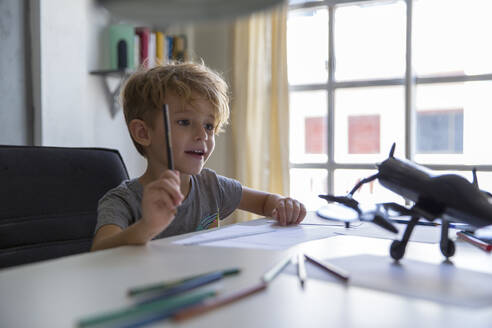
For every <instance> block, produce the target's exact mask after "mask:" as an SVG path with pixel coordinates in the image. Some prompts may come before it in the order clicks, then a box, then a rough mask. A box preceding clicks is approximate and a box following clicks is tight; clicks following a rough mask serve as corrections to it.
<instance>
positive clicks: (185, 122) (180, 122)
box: [178, 120, 190, 126]
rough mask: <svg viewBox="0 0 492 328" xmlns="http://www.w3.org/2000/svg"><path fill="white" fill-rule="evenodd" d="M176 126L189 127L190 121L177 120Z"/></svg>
mask: <svg viewBox="0 0 492 328" xmlns="http://www.w3.org/2000/svg"><path fill="white" fill-rule="evenodd" d="M178 125H183V126H186V125H190V120H178Z"/></svg>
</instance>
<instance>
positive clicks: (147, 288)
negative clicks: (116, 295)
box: [128, 268, 241, 297]
mask: <svg viewBox="0 0 492 328" xmlns="http://www.w3.org/2000/svg"><path fill="white" fill-rule="evenodd" d="M217 272H221V273H222V275H223V276H224V277H226V276H230V275H235V274H238V273H239V272H241V270H240V269H237V268H232V269H226V270H219V271H213V272H207V273H202V274H198V275H194V276H190V277H187V278H183V279H177V280H173V281H168V282H160V283H155V284H149V285H144V286H138V287H132V288H130V289H129V290H128V296H130V297H132V296H137V295H142V294H146V293H156V292H163V291H165V290H168V289H170V288H174V287H177V286H179V285H182V284H183V283H185V282H189V281H191V280H194V279H197V278H200V277H203V276H207V275H210V274H212V273H217Z"/></svg>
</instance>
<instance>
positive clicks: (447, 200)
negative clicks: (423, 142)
mask: <svg viewBox="0 0 492 328" xmlns="http://www.w3.org/2000/svg"><path fill="white" fill-rule="evenodd" d="M377 166H378V170H379V173H378V180H379V182H380V183H381V185H383V186H384V187H386V188H388V189H389V190H391V191H393V192H395V193H397V194H399V195H401V196H403V197H404V198H407V199H409V200H411V201H413V202H415V204H416V205H417V207H418V208H420V209H422V210H423V211H425V212H426V213H428V214H429V215H426V217H425V218H426V219H428V220H430V221H432V220H434V219H435V218H442V217H443V216H445V215H446V216H450V217H452V218H454V219H455V220H456V221H459V222H463V223H467V224H470V225H472V226H474V227H476V228H480V227H483V226H486V225H490V224H492V203H490V202H489V199H488V198H487V197H486V196H485V194H484V193H483V192H481V191H480V190H479V189H478V188H477V187H475V186H474V185H473V184H472V183H470V182H469V181H468V180H466V179H465V178H463V177H461V176H459V175H456V174H444V175H434V174H433V173H432V172H431V171H430V170H428V169H427V168H425V167H423V166H420V165H418V164H415V163H413V162H410V161H408V160H402V159H397V158H394V157H392V156H390V157H389V158H388V159H386V160H385V161H383V162H382V163H380V164H378V165H377Z"/></svg>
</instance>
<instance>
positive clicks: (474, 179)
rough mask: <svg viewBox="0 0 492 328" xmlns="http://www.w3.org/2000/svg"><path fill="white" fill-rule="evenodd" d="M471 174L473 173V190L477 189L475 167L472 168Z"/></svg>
mask: <svg viewBox="0 0 492 328" xmlns="http://www.w3.org/2000/svg"><path fill="white" fill-rule="evenodd" d="M472 173H473V185H474V186H475V188H477V189H479V188H478V179H477V168H476V167H474V168H473V170H472Z"/></svg>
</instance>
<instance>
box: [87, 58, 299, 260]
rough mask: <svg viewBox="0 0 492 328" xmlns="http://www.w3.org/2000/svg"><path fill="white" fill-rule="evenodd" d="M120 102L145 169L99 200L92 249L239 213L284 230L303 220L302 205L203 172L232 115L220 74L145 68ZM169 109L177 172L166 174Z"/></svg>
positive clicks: (191, 66)
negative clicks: (261, 218)
mask: <svg viewBox="0 0 492 328" xmlns="http://www.w3.org/2000/svg"><path fill="white" fill-rule="evenodd" d="M122 100H123V110H124V113H125V119H126V123H127V126H128V130H129V132H130V136H131V138H132V140H133V143H134V144H135V146H136V148H137V150H138V152H139V153H140V154H141V155H143V156H144V157H145V158H146V160H147V169H146V171H145V173H144V174H143V175H142V176H141V177H140V178H138V179H132V180H128V181H125V182H123V183H122V184H121V185H120V186H118V187H116V188H114V189H112V190H110V191H109V192H108V193H107V194H106V195H104V197H103V198H101V200H100V201H99V207H98V218H97V225H96V234H95V237H94V241H93V244H92V250H99V249H105V248H111V247H117V246H121V245H143V244H145V243H147V242H148V241H149V240H151V239H153V238H162V237H167V236H172V235H177V234H182V233H187V232H191V231H196V230H201V229H206V228H207V227H208V226H209V225H210V223H212V222H213V221H214V220H218V219H219V218H220V219H224V218H226V217H227V216H228V215H230V214H231V213H232V212H233V211H234V210H235V209H236V208H239V209H242V210H246V211H250V212H253V213H256V214H259V215H263V216H268V217H273V218H274V219H276V220H277V221H278V222H279V224H280V225H288V224H298V223H299V222H301V221H302V220H303V219H304V217H305V215H306V209H305V207H304V205H303V204H301V203H300V202H298V201H296V200H294V199H291V198H284V197H281V196H279V195H274V194H269V193H266V192H261V191H258V190H253V189H250V188H247V187H243V186H241V184H240V183H239V182H238V181H236V180H233V179H229V178H226V177H222V176H219V175H217V174H216V173H215V172H214V171H212V170H209V169H206V168H203V166H204V164H205V162H206V161H207V159H208V158H209V156H210V155H211V153H212V151H213V150H214V146H215V134H217V133H218V132H220V131H221V129H222V127H223V126H224V125H225V124H226V123H227V120H228V118H229V104H228V102H229V98H228V95H227V85H226V83H225V82H224V81H223V80H222V78H221V77H220V76H219V75H218V74H217V73H215V72H213V71H212V70H210V69H209V68H207V67H205V66H204V65H202V64H195V63H175V64H169V65H166V66H158V67H154V68H152V69H146V70H142V71H139V72H137V73H135V74H133V75H132V76H131V77H130V78H129V79H128V81H127V82H126V84H125V87H124V90H123V93H122ZM164 104H167V105H168V108H169V118H170V127H171V135H172V137H171V142H172V151H173V157H174V165H175V170H174V171H171V170H168V169H167V167H168V163H167V154H166V137H165V129H164V121H163V120H164V118H163V111H162V108H163V105H164Z"/></svg>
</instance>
